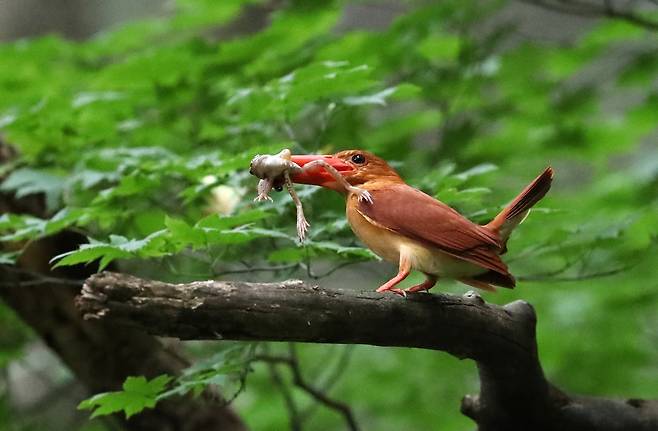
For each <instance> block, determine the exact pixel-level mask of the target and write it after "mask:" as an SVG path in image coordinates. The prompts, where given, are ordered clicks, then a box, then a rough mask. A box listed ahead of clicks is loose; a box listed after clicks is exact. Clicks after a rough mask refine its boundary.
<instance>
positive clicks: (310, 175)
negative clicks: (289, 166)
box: [291, 154, 354, 186]
mask: <svg viewBox="0 0 658 431" xmlns="http://www.w3.org/2000/svg"><path fill="white" fill-rule="evenodd" d="M316 160H324V161H325V162H326V163H327V164H329V165H330V166H332V167H334V168H335V169H336V170H337V171H338V172H340V173H343V172H349V171H352V170H354V168H353V167H352V166H351V165H349V164H347V163H345V162H344V161H342V160H341V159H339V158H337V157H334V156H331V155H322V154H310V155H309V154H307V155H297V156H292V161H293V162H295V163H297V164H298V165H299V166H301V167H302V168H303V167H304V166H305V165H307V164H308V163H311V162H313V161H316ZM291 179H292V181H293V182H295V183H299V184H313V185H316V186H322V185H325V184H327V183H330V182H334V181H335V179H334V178H333V177H332V176H331V174H330V173H329V172H327V171H326V169H323V168H322V167H318V168H317V169H312V170H311V171H309V172H307V171H304V172H302V173H300V174H297V175H293V176H291Z"/></svg>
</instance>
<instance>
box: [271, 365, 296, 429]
mask: <svg viewBox="0 0 658 431" xmlns="http://www.w3.org/2000/svg"><path fill="white" fill-rule="evenodd" d="M267 354H269V352H267ZM264 362H266V363H267V367H268V370H269V372H270V377H271V379H272V381H273V382H274V384H275V385H276V386H278V387H279V389H280V390H281V396H282V397H283V402H284V403H285V405H286V409H287V410H288V417H289V418H290V430H291V431H301V429H302V420H301V418H300V416H299V409H298V408H297V404H296V403H295V400H294V398H293V397H292V393H291V392H290V389H289V388H288V386H287V385H286V384H285V382H284V381H283V377H282V376H281V373H279V370H278V369H277V367H276V365H277V364H275V363H272V362H267V361H264Z"/></svg>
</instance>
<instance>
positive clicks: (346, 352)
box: [300, 344, 354, 423]
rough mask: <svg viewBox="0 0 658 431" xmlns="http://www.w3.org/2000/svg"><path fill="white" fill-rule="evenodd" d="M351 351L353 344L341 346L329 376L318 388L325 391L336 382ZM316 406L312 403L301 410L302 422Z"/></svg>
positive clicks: (343, 370) (344, 367)
mask: <svg viewBox="0 0 658 431" xmlns="http://www.w3.org/2000/svg"><path fill="white" fill-rule="evenodd" d="M353 351H354V346H353V345H351V344H348V345H346V346H344V347H343V349H342V352H341V355H340V358H339V359H338V362H337V363H336V365H335V366H334V369H333V370H332V372H331V373H330V374H329V376H328V377H327V378H326V379H325V383H324V385H321V386H322V388H321V389H320V390H321V391H322V392H325V393H327V392H329V391H330V390H331V388H332V387H333V386H334V385H335V384H336V383H337V382H338V380H339V379H340V377H341V376H342V374H343V373H344V372H345V370H346V369H347V364H348V363H349V360H350V357H351V355H352V352H353ZM316 407H317V404H312V405H310V406H309V407H307V408H306V409H305V410H304V411H302V412H301V414H300V420H301V422H302V423H303V422H306V421H307V420H308V418H309V417H310V416H311V415H312V414H313V412H314V410H315V408H316Z"/></svg>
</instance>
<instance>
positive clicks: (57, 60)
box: [0, 0, 658, 430]
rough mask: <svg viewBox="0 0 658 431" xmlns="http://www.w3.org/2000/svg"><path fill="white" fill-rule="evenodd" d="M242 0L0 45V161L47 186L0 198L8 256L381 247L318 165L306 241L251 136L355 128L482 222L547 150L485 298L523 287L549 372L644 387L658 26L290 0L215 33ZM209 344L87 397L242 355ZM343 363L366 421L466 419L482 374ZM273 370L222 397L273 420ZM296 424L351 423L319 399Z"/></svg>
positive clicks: (285, 257) (423, 361) (11, 349)
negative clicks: (13, 205) (347, 23)
mask: <svg viewBox="0 0 658 431" xmlns="http://www.w3.org/2000/svg"><path fill="white" fill-rule="evenodd" d="M243 3H245V2H242V1H236V0H233V1H222V2H213V1H208V0H178V1H177V3H176V8H175V11H174V12H173V13H172V14H171V16H170V17H169V18H163V19H156V20H150V21H142V22H137V23H132V24H128V25H125V26H123V27H121V28H118V29H115V30H112V31H109V32H106V33H102V34H99V35H97V36H96V37H95V38H93V39H91V40H89V41H85V42H71V41H66V40H62V39H61V38H58V37H56V36H51V37H45V38H40V39H35V40H20V41H17V42H13V43H6V44H3V45H0V57H1V58H2V59H3V67H2V68H0V92H1V93H2V95H3V97H2V98H0V131H1V133H2V136H3V138H4V140H6V141H7V142H9V143H11V144H12V145H14V146H15V147H16V148H17V149H18V150H19V151H20V157H19V158H18V159H17V160H15V161H13V162H12V163H10V164H7V165H5V166H2V167H1V168H0V174H3V175H6V178H5V180H4V181H3V182H2V184H1V185H0V188H1V189H2V190H3V191H10V192H15V193H16V195H17V196H28V195H32V194H43V196H44V197H45V198H46V202H47V205H48V209H49V212H50V217H49V218H47V219H39V218H35V217H33V216H29V215H24V214H3V215H1V216H0V240H1V241H3V242H5V243H7V244H11V245H10V246H8V247H6V248H5V251H4V252H2V253H0V262H1V263H4V264H7V263H11V262H13V261H14V260H15V259H16V257H17V256H18V255H19V254H20V250H19V251H17V248H18V249H20V248H21V245H26V244H29V242H30V241H33V240H34V239H37V238H39V237H43V236H46V235H51V234H53V233H55V232H58V231H60V230H62V229H67V228H72V229H75V230H77V231H81V232H84V233H85V234H86V235H87V236H88V237H89V243H88V244H85V245H83V246H82V247H81V248H80V249H79V250H71V251H70V252H69V253H66V254H64V255H62V256H59V257H58V258H57V259H56V260H55V262H53V263H54V264H56V265H71V264H75V263H80V262H91V261H94V260H100V263H101V266H106V265H107V264H109V263H110V262H112V261H115V260H117V261H118V263H119V265H120V266H121V267H123V268H124V269H127V270H129V271H131V272H133V273H136V274H138V275H142V276H146V277H149V276H156V277H158V278H160V279H167V280H172V281H182V280H190V279H195V278H202V277H205V278H211V277H214V278H221V277H229V275H228V274H232V273H246V274H244V276H245V277H247V278H249V277H252V278H253V276H255V274H256V271H258V274H262V273H263V272H265V273H266V277H267V278H268V279H279V278H284V277H288V276H291V275H293V274H295V273H297V272H299V271H300V270H302V271H305V272H306V273H307V274H308V275H309V276H316V277H321V276H324V275H329V274H330V273H332V272H333V271H335V270H336V268H338V267H339V265H343V264H347V263H353V262H359V261H363V260H370V259H373V257H374V256H373V255H372V253H370V252H369V251H368V250H366V249H363V248H362V247H360V246H359V244H358V243H357V242H356V240H355V239H354V237H353V235H352V234H351V232H350V231H349V227H348V226H347V224H346V222H345V221H344V215H343V212H344V208H343V204H342V202H341V199H340V198H339V197H337V196H334V195H332V194H330V192H325V191H318V190H316V189H314V188H310V187H305V188H303V190H301V193H300V195H301V196H302V199H303V201H304V204H305V208H306V212H307V214H308V218H309V220H310V221H311V223H312V227H311V231H310V239H309V241H308V242H307V243H305V244H304V245H300V244H297V243H296V242H295V238H294V206H293V205H292V204H291V202H290V200H289V199H288V198H287V196H278V197H276V199H275V201H274V202H273V203H268V204H258V205H256V204H254V203H253V202H252V197H253V196H254V195H255V182H256V181H255V180H254V178H253V177H250V176H249V175H248V173H247V166H248V163H249V160H250V159H251V157H252V156H253V155H255V154H256V153H273V152H278V151H279V150H280V149H281V148H284V147H288V148H291V149H292V150H293V152H298V153H299V152H322V153H327V152H333V151H336V150H339V149H345V148H364V149H367V150H370V151H373V152H375V153H377V154H379V155H381V156H383V157H385V158H387V159H389V160H390V161H391V162H392V164H393V165H394V166H396V167H398V168H399V170H400V172H401V174H402V175H403V176H404V177H405V178H406V179H407V180H408V182H409V183H411V184H413V185H415V186H417V187H419V188H421V189H423V190H425V191H427V192H428V193H430V194H433V195H435V196H437V197H439V198H440V199H442V200H443V201H445V202H447V203H449V204H450V205H452V206H454V207H455V208H457V209H458V210H459V211H461V212H462V213H464V214H466V215H468V216H469V217H471V218H472V219H473V220H476V221H479V222H485V221H487V220H488V219H490V218H491V217H492V216H493V215H494V214H495V213H496V212H497V211H498V210H500V208H501V207H502V205H503V204H504V203H505V202H506V201H507V200H509V199H511V198H512V197H513V196H514V195H515V193H517V192H518V191H519V190H520V189H521V188H522V187H523V186H524V185H525V184H527V183H528V182H529V181H530V180H531V179H532V178H533V177H534V176H535V175H537V174H538V173H539V172H540V171H541V169H542V168H543V167H544V166H546V165H548V164H551V165H553V166H554V167H555V168H556V171H557V174H556V181H555V185H554V188H553V190H552V191H551V193H550V194H549V196H548V197H547V198H546V199H545V200H544V201H542V203H541V205H540V207H541V208H538V209H537V210H536V211H534V213H533V214H532V216H531V217H530V218H529V219H528V220H527V221H526V222H525V223H524V225H523V226H522V227H521V228H520V229H518V231H517V232H515V234H514V237H513V239H512V241H510V245H509V248H510V252H509V254H508V256H507V259H506V260H507V261H508V262H510V265H511V268H512V272H513V273H515V274H516V275H517V276H518V278H519V279H520V280H521V282H520V283H519V287H518V288H517V289H516V290H514V291H506V292H500V294H498V295H488V296H487V299H488V300H490V301H495V302H505V301H509V300H513V299H518V298H523V299H525V300H528V301H529V302H531V303H533V304H534V305H535V307H536V308H537V310H538V315H539V327H538V332H539V342H540V352H541V357H542V361H543V364H544V366H545V369H546V372H547V375H548V376H550V377H551V378H552V379H553V380H554V381H555V382H556V383H557V384H558V385H559V386H562V387H564V388H565V389H567V390H572V391H576V392H579V393H584V394H594V395H627V396H634V397H654V398H655V397H658V390H657V389H656V388H658V372H657V371H658V347H657V346H658V331H656V329H655V328H656V327H658V325H657V324H658V319H657V318H656V314H655V309H656V306H658V284H657V283H658V282H656V280H658V265H656V263H657V262H656V258H655V256H656V251H658V250H657V247H656V238H657V233H658V228H657V226H658V146H656V125H657V120H658V116H657V114H656V113H657V112H658V88H657V87H656V77H657V76H658V62H657V61H656V56H655V50H656V42H657V38H658V36H657V35H656V33H651V32H648V31H645V30H643V29H641V28H639V27H634V26H633V25H631V24H628V23H624V22H620V21H614V20H602V21H598V22H597V23H596V24H595V25H594V26H593V27H592V28H590V29H588V30H583V32H582V34H581V36H580V37H578V38H577V39H576V40H574V41H573V43H569V44H564V43H561V44H558V43H551V42H549V41H541V42H537V41H532V40H527V39H523V38H522V40H519V36H518V34H517V33H516V31H515V25H514V23H513V22H512V23H510V22H505V21H504V20H502V19H500V18H496V17H497V16H498V12H499V11H500V8H503V7H506V5H507V4H506V3H505V2H501V1H486V2H482V1H470V0H469V1H457V0H448V1H442V2H436V3H438V4H428V3H425V2H420V3H418V4H417V3H415V2H407V3H406V4H405V7H406V10H407V11H406V12H405V13H402V14H401V15H400V16H399V17H398V18H396V19H395V21H394V22H393V23H392V24H391V25H390V26H388V27H387V28H384V29H382V30H364V29H348V30H345V29H343V30H336V29H337V28H341V27H340V26H339V25H338V24H339V23H340V22H341V19H342V18H341V17H342V16H343V15H344V13H345V8H346V6H345V3H343V2H338V1H334V2H330V1H328V2H302V1H292V2H289V3H287V4H286V6H285V7H283V8H281V9H280V10H277V11H276V12H274V13H273V14H272V16H271V22H270V23H269V25H267V26H266V28H264V29H263V30H261V31H259V32H257V33H253V34H246V35H240V36H236V37H232V38H228V39H220V40H218V39H217V38H216V33H217V32H216V29H217V28H218V27H220V26H222V25H223V24H225V23H228V22H230V21H231V20H233V19H235V18H236V17H237V16H238V15H239V14H240V13H242V12H241V11H243V10H244V9H243V6H244V4H243ZM250 3H258V2H250ZM483 24H486V25H483ZM622 52H623V53H624V55H623V56H622V55H621V53H622ZM298 189H301V188H300V187H298ZM218 212H219V213H221V214H217V213H218ZM327 262H328V263H329V267H330V268H332V269H330V270H329V271H327V272H326V273H324V274H320V275H318V274H316V273H314V272H313V270H312V265H315V266H316V267H317V266H322V265H324V266H325V267H326V266H327ZM380 265H382V266H381V269H382V271H381V272H380V273H379V274H378V275H377V278H376V279H370V278H369V279H368V282H367V283H365V282H363V276H360V275H359V276H357V275H356V273H355V272H354V271H352V272H349V271H346V270H343V271H345V272H344V274H345V278H347V279H348V280H349V279H350V277H351V279H352V280H353V281H354V284H355V287H357V288H360V289H374V287H376V286H377V283H379V282H382V281H383V280H385V279H386V277H387V275H388V273H389V272H391V271H392V269H390V268H389V269H385V268H387V267H385V266H384V265H385V264H380ZM358 268H359V271H360V270H361V269H363V270H364V271H365V269H366V268H369V267H368V266H366V265H363V266H359V267H358ZM377 268H380V267H379V266H378V267H377ZM252 271H253V274H250V272H252ZM413 281H416V280H412V282H413ZM343 284H345V282H344V281H343ZM436 289H440V290H448V291H454V292H462V291H463V290H464V287H463V286H457V285H454V284H452V283H450V282H442V283H440V285H439V287H437V288H436ZM0 320H1V321H2V322H3V323H5V324H3V325H2V329H1V330H0V340H2V343H1V344H2V346H3V347H2V349H0V358H2V359H1V360H0V365H1V366H4V365H5V364H6V363H7V360H8V358H11V357H15V355H16V351H17V350H16V349H17V348H18V347H19V346H20V344H21V340H23V341H25V340H27V339H29V336H28V335H27V334H28V332H27V331H25V329H24V328H22V327H21V325H20V324H19V323H18V322H16V320H15V318H14V317H13V316H12V315H11V313H10V312H9V311H8V310H7V309H6V308H4V306H3V308H0ZM7 322H8V323H7ZM275 347H276V346H275ZM303 347H304V348H303V349H302V352H301V353H302V360H303V363H304V364H308V368H309V369H310V371H309V372H308V375H310V376H318V379H319V380H321V378H322V373H323V368H324V367H325V366H326V364H327V354H328V353H327V352H328V351H332V350H333V349H334V348H332V347H327V346H303ZM224 349H226V346H224V347H221V346H220V347H218V345H217V344H210V345H205V347H204V348H202V349H200V352H198V353H199V355H200V356H201V357H204V356H205V357H206V358H209V359H205V360H204V361H202V362H201V364H203V365H195V366H194V367H193V368H192V369H190V370H189V372H188V373H186V374H185V375H184V376H183V377H181V378H179V379H177V380H176V381H174V382H171V383H170V384H169V386H167V382H168V381H167V379H166V378H163V380H162V381H158V382H156V383H158V384H159V383H162V385H159V386H157V387H156V388H155V389H157V390H155V389H154V388H153V387H152V386H153V383H154V382H153V381H151V382H147V381H146V380H144V379H143V378H142V380H140V378H139V377H135V378H133V379H132V380H128V381H126V387H124V389H125V391H124V392H118V393H113V394H103V395H99V396H97V397H96V398H92V399H91V400H88V401H86V402H85V403H86V404H84V405H83V406H87V407H91V406H92V405H100V406H101V407H100V409H99V410H96V412H95V413H94V414H101V413H103V412H105V411H110V410H112V411H114V410H124V411H125V412H126V414H131V413H134V412H136V411H138V410H139V407H144V406H151V405H152V404H153V402H155V400H156V399H157V397H158V396H159V395H162V394H163V393H165V392H163V391H165V388H167V391H174V392H175V393H179V392H186V391H189V390H193V391H197V390H198V388H199V387H203V386H204V385H207V384H215V383H218V382H219V380H217V379H220V377H221V376H224V377H222V378H228V376H231V375H235V372H236V369H235V368H234V367H232V366H229V365H227V363H229V362H227V359H226V357H225V355H224V353H223V352H224V351H225V350H224ZM249 349H252V347H251V346H250V345H247V346H244V347H243V350H241V352H242V353H244V352H248V351H250V350H249ZM242 353H241V354H242ZM611 363H614V364H615V365H616V366H615V367H614V368H611V367H610V364H611ZM238 368H239V370H237V372H238V373H240V372H242V370H244V367H238ZM345 372H346V373H348V374H349V375H350V378H349V379H345V380H344V381H342V382H341V383H340V384H339V385H337V386H336V388H335V389H333V390H332V395H335V396H336V397H340V398H342V399H343V400H345V401H346V402H348V403H349V404H350V405H352V406H353V407H354V409H355V411H356V414H357V418H358V419H359V421H360V422H361V423H362V425H363V426H364V428H365V429H376V430H399V429H428V428H433V429H439V428H440V429H445V430H451V429H455V430H457V429H464V428H465V427H468V426H469V421H468V420H467V419H465V418H463V417H462V416H460V414H459V412H458V401H459V398H460V397H461V396H462V395H463V394H464V393H466V392H469V391H474V390H476V388H477V380H476V377H475V374H474V370H473V367H470V366H467V365H464V364H461V363H459V362H457V361H456V360H455V359H454V358H450V357H448V356H447V355H443V354H441V353H436V352H424V351H417V350H405V349H381V348H368V347H358V348H357V349H356V352H355V354H354V355H353V356H352V358H351V362H350V363H349V366H348V368H347V370H346V371H345ZM269 379H270V376H269V375H268V374H267V372H266V371H265V370H264V369H263V367H261V366H260V365H255V366H254V372H253V373H251V374H250V375H249V377H248V381H249V385H248V389H247V390H246V391H245V392H244V393H242V394H241V395H240V396H239V397H238V398H237V401H236V403H237V407H238V409H239V410H240V411H241V413H242V414H243V417H244V418H245V420H246V421H247V422H248V423H249V424H250V425H251V426H253V428H254V429H283V428H285V427H286V426H287V425H286V424H287V413H286V409H285V406H284V404H283V401H282V400H283V399H282V398H280V394H279V392H278V390H277V388H276V387H274V386H273V385H272V384H271V383H270V380H269ZM220 380H221V379H220ZM221 383H222V384H225V383H226V381H225V380H223V381H222V382H221ZM145 388H146V389H145ZM142 389H144V390H142ZM176 391H179V392H176ZM126 394H132V395H130V396H128V395H126ZM135 394H137V395H138V396H134V395H135ZM145 394H146V395H145ZM167 395H169V393H167ZM295 397H296V398H299V397H303V396H302V395H300V394H295ZM126 399H128V401H129V402H124V401H126ZM273 399H276V400H278V401H276V403H275V402H273ZM117 400H118V401H117ZM299 401H300V402H301V403H307V404H309V403H310V401H309V400H308V399H305V398H302V399H301V400H299ZM122 403H123V404H122ZM308 424H309V428H310V429H340V428H341V426H342V424H341V422H340V418H338V417H336V415H335V414H333V413H332V412H328V411H325V410H323V409H316V410H313V415H312V417H311V418H310V419H309V423H308Z"/></svg>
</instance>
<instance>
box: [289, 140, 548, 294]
mask: <svg viewBox="0 0 658 431" xmlns="http://www.w3.org/2000/svg"><path fill="white" fill-rule="evenodd" d="M318 160H323V161H324V162H325V163H326V164H329V165H330V166H332V167H333V168H335V170H337V171H338V172H339V173H340V175H341V176H342V177H343V178H344V179H345V180H347V182H348V183H349V184H350V185H351V186H353V187H350V190H348V189H347V188H346V187H345V185H344V184H341V183H342V181H336V179H335V178H334V175H335V174H336V172H335V171H334V173H333V174H332V173H330V172H329V171H328V170H327V169H324V168H322V165H324V164H325V163H322V162H317V161H318ZM292 161H293V162H295V163H297V164H298V165H299V166H301V167H304V165H306V164H308V163H311V162H314V161H316V162H315V163H314V164H313V165H312V166H316V165H318V167H316V168H314V169H306V170H302V172H301V173H299V174H297V175H293V176H292V180H293V181H294V182H296V183H301V184H313V185H318V186H322V187H326V188H329V189H333V190H336V191H338V192H340V193H343V194H345V195H346V199H347V202H346V214H347V220H348V222H349V223H350V226H351V227H352V230H353V231H354V233H355V234H356V236H358V237H359V238H360V239H361V241H363V242H364V243H365V244H366V245H367V246H368V247H369V248H370V249H371V250H372V251H373V252H374V253H376V254H377V255H378V256H380V257H382V258H383V259H384V260H387V261H389V262H392V263H396V264H398V265H399V271H398V274H397V275H396V276H395V277H393V278H392V279H390V280H389V281H387V282H386V283H384V284H383V285H382V286H381V287H379V289H377V292H385V291H387V290H390V291H392V292H395V293H398V294H400V295H405V294H406V292H419V291H423V290H429V289H431V288H432V287H433V286H434V285H435V284H436V282H437V280H438V279H439V278H450V279H456V280H459V281H461V282H462V283H465V284H468V285H470V286H474V287H477V288H480V289H484V290H489V291H494V290H495V288H494V286H502V287H507V288H513V287H514V286H515V280H514V277H513V276H512V274H510V273H509V271H508V269H507V265H506V264H505V263H504V262H503V261H502V260H501V258H500V255H501V254H503V253H505V251H506V250H507V247H506V244H507V240H508V238H509V236H510V233H512V230H514V228H515V227H516V226H517V225H518V224H519V223H521V222H522V221H523V220H524V219H525V217H526V216H527V215H528V212H529V210H530V208H531V207H532V206H533V205H535V204H536V203H537V202H538V201H539V200H540V199H541V198H543V197H544V195H545V194H546V193H547V192H548V190H549V189H550V187H551V182H552V180H553V170H552V169H551V168H550V167H548V168H546V170H545V171H544V172H543V173H542V174H541V175H539V176H538V177H537V178H536V179H535V180H534V181H533V182H532V183H530V185H528V186H527V187H526V188H525V189H524V190H523V191H522V192H521V193H520V194H519V195H518V196H517V197H516V198H514V200H513V201H512V202H511V203H510V204H509V205H507V206H506V207H505V208H504V209H503V210H502V211H501V212H500V214H498V215H497V216H496V217H495V218H494V219H493V220H492V221H491V222H489V223H487V224H486V225H484V226H481V225H478V224H476V223H473V222H471V221H470V220H468V219H467V218H465V217H464V216H462V215H461V214H459V213H458V212H457V211H455V210H454V209H452V208H450V207H449V206H448V205H446V204H444V203H443V202H441V201H438V200H436V199H434V198H433V197H431V196H429V195H427V194H425V193H423V192H421V191H420V190H418V189H415V188H413V187H411V186H409V185H408V184H406V183H405V182H404V180H403V179H402V178H400V175H398V173H397V172H395V170H394V169H393V168H391V167H390V166H389V165H388V164H387V163H386V162H385V161H384V160H383V159H381V158H379V157H377V156H375V155H374V154H371V153H369V152H367V151H362V150H347V151H341V152H339V153H336V154H334V155H302V156H292ZM309 167H311V166H309ZM358 189H364V190H366V191H367V192H369V194H370V196H371V198H372V201H370V200H368V199H363V197H361V198H359V196H358V194H359V193H356V192H355V191H358ZM412 269H415V270H418V271H421V272H423V273H424V274H425V275H426V276H427V280H425V281H424V282H423V283H420V284H418V285H416V286H413V287H411V288H409V289H407V290H406V291H403V290H401V289H399V288H396V286H397V285H398V283H400V282H401V281H402V280H404V279H405V278H406V277H407V276H408V275H409V273H410V271H411V270H412Z"/></svg>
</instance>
